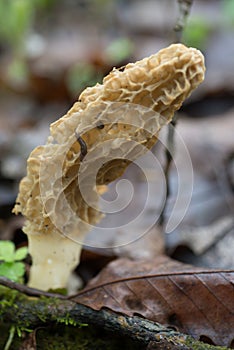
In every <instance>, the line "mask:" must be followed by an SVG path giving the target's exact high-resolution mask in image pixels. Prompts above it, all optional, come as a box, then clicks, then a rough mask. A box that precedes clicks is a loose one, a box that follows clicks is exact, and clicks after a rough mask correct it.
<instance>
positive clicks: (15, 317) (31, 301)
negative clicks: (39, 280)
mask: <svg viewBox="0 0 234 350" xmlns="http://www.w3.org/2000/svg"><path fill="white" fill-rule="evenodd" d="M0 284H2V285H4V286H7V285H8V287H10V288H14V290H20V292H23V293H25V294H27V295H30V296H33V295H35V296H37V297H38V296H39V294H40V295H41V296H42V298H28V297H26V296H25V295H23V294H21V293H16V294H15V296H14V301H13V304H11V303H10V302H9V303H6V302H3V303H1V302H0V315H1V322H2V323H10V324H11V325H16V326H17V327H25V325H26V326H27V328H30V329H35V328H36V327H38V326H42V325H45V324H48V323H54V322H61V320H63V321H64V320H67V324H69V323H70V324H73V325H74V324H78V325H79V324H80V323H81V324H82V323H86V324H89V325H93V326H95V327H101V328H102V329H105V330H107V331H110V332H115V333H118V334H119V335H122V336H126V337H129V338H131V339H133V340H134V341H136V342H139V343H141V344H142V346H144V347H145V346H148V348H149V349H150V348H152V349H169V350H170V349H172V350H173V349H181V350H193V349H194V350H195V349H201V350H202V349H208V348H209V349H210V350H212V349H213V350H215V349H220V350H221V349H222V350H224V349H227V348H225V347H216V346H209V347H208V346H207V344H204V343H202V342H198V341H196V340H194V339H193V338H191V337H190V336H187V335H185V334H181V333H179V332H176V331H174V330H172V329H169V328H166V327H164V326H162V325H160V324H158V323H155V322H151V321H148V320H146V319H144V318H141V317H138V316H134V317H128V316H125V315H122V314H118V313H115V312H112V311H110V310H105V309H101V310H100V311H96V310H93V309H91V308H90V307H87V306H84V305H81V304H77V303H75V302H73V301H71V300H69V299H68V298H66V297H64V296H60V295H55V296H53V297H52V296H51V297H48V294H50V293H45V292H40V291H38V290H36V289H32V288H29V287H23V288H22V286H21V285H19V284H17V283H13V284H12V282H11V281H9V280H8V279H6V278H4V277H0ZM9 295H10V297H11V299H12V291H11V290H9ZM4 296H5V298H6V293H4ZM0 297H1V294H0ZM65 323H66V322H65Z"/></svg>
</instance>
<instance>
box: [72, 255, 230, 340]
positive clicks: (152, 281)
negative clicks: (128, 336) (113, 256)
mask: <svg viewBox="0 0 234 350" xmlns="http://www.w3.org/2000/svg"><path fill="white" fill-rule="evenodd" d="M233 280H234V271H221V270H208V269H207V270H204V269H202V268H194V267H193V266H190V265H184V264H182V263H179V262H177V261H175V260H171V259H169V258H167V257H166V256H161V257H158V258H156V259H154V260H150V261H145V260H144V261H143V260H142V261H131V260H129V259H126V258H122V259H118V260H115V261H114V262H111V263H110V264H109V265H108V266H107V267H106V268H105V269H103V270H102V272H101V273H100V274H99V275H98V276H96V278H94V279H93V280H91V282H90V283H89V284H88V286H87V287H86V288H85V289H84V290H82V291H81V292H80V293H78V294H77V295H76V296H74V297H72V298H71V299H72V300H73V301H75V302H77V303H81V304H84V305H87V306H90V307H91V308H93V309H95V310H100V309H101V308H103V307H106V308H109V309H111V310H113V311H115V312H120V313H123V314H127V315H129V316H133V315H140V316H143V317H145V318H147V319H149V320H152V321H154V322H159V323H161V324H164V325H167V326H169V327H173V328H176V329H177V330H179V331H180V332H184V333H187V334H190V335H192V336H193V337H195V338H196V339H209V340H210V341H211V342H213V343H214V344H216V345H224V346H230V344H231V342H232V340H233V338H234V327H233V326H231V325H234V313H233V296H234V293H233V291H234V288H233Z"/></svg>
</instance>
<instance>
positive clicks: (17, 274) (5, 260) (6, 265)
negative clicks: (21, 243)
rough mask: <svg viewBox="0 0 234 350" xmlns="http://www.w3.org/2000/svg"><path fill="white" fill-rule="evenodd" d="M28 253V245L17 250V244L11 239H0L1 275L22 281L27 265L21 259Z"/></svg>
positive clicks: (15, 280)
mask: <svg viewBox="0 0 234 350" xmlns="http://www.w3.org/2000/svg"><path fill="white" fill-rule="evenodd" d="M27 254H28V248H26V247H23V248H19V249H17V250H15V245H14V243H12V242H11V241H0V276H5V277H7V278H9V279H11V280H12V281H14V282H21V283H22V280H23V275H24V273H25V266H24V263H22V262H21V261H22V260H24V259H25V258H26V256H27Z"/></svg>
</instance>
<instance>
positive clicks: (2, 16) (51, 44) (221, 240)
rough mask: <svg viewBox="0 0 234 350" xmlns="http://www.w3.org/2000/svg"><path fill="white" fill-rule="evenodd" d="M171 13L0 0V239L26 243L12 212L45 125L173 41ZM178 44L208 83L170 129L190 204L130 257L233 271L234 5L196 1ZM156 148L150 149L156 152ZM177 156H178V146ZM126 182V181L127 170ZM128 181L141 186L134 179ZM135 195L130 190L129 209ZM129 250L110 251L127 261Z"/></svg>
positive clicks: (168, 8)
mask: <svg viewBox="0 0 234 350" xmlns="http://www.w3.org/2000/svg"><path fill="white" fill-rule="evenodd" d="M178 15H179V8H178V3H177V1H176V0H164V1H160V0H144V1H140V0H139V1H138V0H66V1H65V0H8V1H5V0H0V239H10V240H13V241H14V242H15V243H16V245H24V244H26V236H25V235H24V234H23V233H22V231H21V227H22V224H23V219H22V218H21V217H15V216H13V215H12V214H11V210H12V207H13V205H14V201H15V198H16V195H17V192H18V183H19V181H20V179H21V178H22V177H23V176H24V175H25V173H26V160H27V157H28V155H29V154H30V152H31V150H32V149H33V148H34V147H36V146H38V145H39V144H43V143H44V142H45V140H46V137H47V136H48V132H49V125H50V123H51V122H52V121H54V120H56V119H58V118H59V117H61V116H62V115H63V114H64V113H66V111H67V110H68V109H69V108H70V107H71V106H72V104H73V103H74V102H75V101H76V99H77V97H78V96H79V94H80V92H81V91H82V90H83V89H84V88H85V87H87V86H92V85H94V84H95V83H96V82H101V81H102V78H103V76H105V75H106V74H107V73H108V72H109V71H110V70H111V69H112V68H113V66H115V67H120V66H122V65H124V64H126V63H127V62H131V61H132V62H134V61H135V60H137V59H141V58H143V57H145V56H148V55H150V54H153V53H155V52H157V51H158V50H159V49H161V48H163V47H165V46H168V45H169V44H171V43H172V42H174V41H175V33H174V31H173V28H174V26H175V23H176V20H177V18H178ZM183 43H185V44H187V45H188V46H194V47H196V48H198V49H200V50H201V51H202V52H203V54H204V56H205V59H206V66H207V73H206V80H205V82H204V83H203V84H202V85H201V86H200V87H199V89H198V90H197V91H196V92H195V93H194V94H193V95H192V97H191V98H190V99H189V100H188V101H186V103H185V105H184V106H183V108H182V109H181V110H180V112H179V113H178V119H179V122H178V126H177V128H178V131H179V133H180V134H181V135H182V137H183V139H184V141H185V144H186V146H187V148H188V150H189V152H190V156H191V159H192V163H193V167H194V189H193V195H192V201H191V204H190V206H189V208H188V212H187V214H186V216H185V217H184V219H183V221H182V222H181V224H180V225H179V226H178V227H177V229H176V230H175V231H174V232H173V233H171V234H168V235H166V236H164V237H163V239H161V238H160V237H161V236H160V237H159V235H158V233H157V234H155V232H154V233H153V234H149V235H148V236H147V237H145V243H144V252H143V250H142V248H141V247H140V246H139V245H138V244H137V243H136V244H135V246H134V255H135V256H137V257H138V256H139V257H151V256H154V255H155V254H158V253H159V252H161V251H162V250H163V251H166V252H167V253H168V254H169V255H171V256H173V257H175V258H178V259H179V260H181V261H185V262H190V263H194V264H197V265H203V266H204V265H205V266H210V267H211V266H212V267H221V268H230V267H234V257H233V249H234V220H233V208H234V206H233V203H234V202H233V192H234V138H233V132H234V1H233V0H206V1H205V0H203V1H202V0H194V2H193V6H192V9H191V13H190V16H189V18H188V23H187V26H186V28H185V30H184V33H183ZM175 143H176V140H175ZM157 147H158V148H156V150H155V152H162V154H163V149H162V147H161V148H160V146H157ZM175 152H176V154H177V156H179V154H180V149H179V146H178V147H176V145H175ZM175 173H176V172H175V170H174V169H173V167H172V171H171V177H170V179H171V180H170V183H171V187H172V193H171V196H170V198H169V202H168V206H167V210H166V217H169V216H170V210H171V207H172V206H173V200H174V199H173V198H175V195H176V191H177V189H176V174H175ZM126 176H129V178H132V177H133V176H132V173H131V169H130V170H129V171H128V173H127V175H126ZM133 181H135V183H136V184H137V186H136V187H137V188H138V189H139V188H140V189H141V188H142V186H143V183H142V181H143V180H142V177H141V176H139V177H137V176H134V179H133ZM136 192H137V191H136ZM141 193H142V191H141V190H140V191H139V193H138V192H137V193H136V196H138V197H137V201H136V200H135V202H136V203H138V202H139V201H140V200H141ZM186 195H188V194H187V193H186V192H185V193H184V196H186ZM158 200H160V199H158V198H157V189H156V194H155V202H153V203H150V205H149V208H147V213H148V216H149V217H150V216H153V215H155V210H156V209H157V206H158V202H157V201H158ZM133 210H134V208H133ZM178 215H180V214H179V213H178ZM118 220H119V218H118ZM146 220H147V218H146ZM122 234H125V235H128V234H130V233H129V232H122ZM105 240H106V242H107V243H103V244H104V246H105V245H108V244H109V242H110V241H111V242H112V245H113V246H116V245H118V237H117V236H114V237H113V236H112V237H109V236H108V237H107V238H104V241H105ZM129 246H130V245H129ZM129 246H126V247H124V248H122V249H121V248H119V249H115V248H113V249H112V250H111V251H110V250H109V251H108V254H115V255H124V256H133V253H132V248H131V247H130V248H129ZM102 253H103V254H105V253H104V251H103V252H102Z"/></svg>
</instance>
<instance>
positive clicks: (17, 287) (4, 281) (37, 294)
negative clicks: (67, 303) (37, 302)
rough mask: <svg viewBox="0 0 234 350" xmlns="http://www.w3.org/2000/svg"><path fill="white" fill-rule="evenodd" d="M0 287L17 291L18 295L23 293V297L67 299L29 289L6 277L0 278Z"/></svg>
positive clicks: (58, 295) (62, 296)
mask: <svg viewBox="0 0 234 350" xmlns="http://www.w3.org/2000/svg"><path fill="white" fill-rule="evenodd" d="M0 285H1V286H4V287H8V288H10V289H14V290H17V291H18V292H20V293H23V294H25V295H28V296H30V297H41V296H45V297H48V298H58V299H67V296H65V295H62V294H56V293H50V292H44V291H42V290H39V289H35V288H30V287H28V286H26V285H24V284H20V283H16V282H13V281H11V280H9V279H8V278H6V277H3V276H0Z"/></svg>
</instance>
